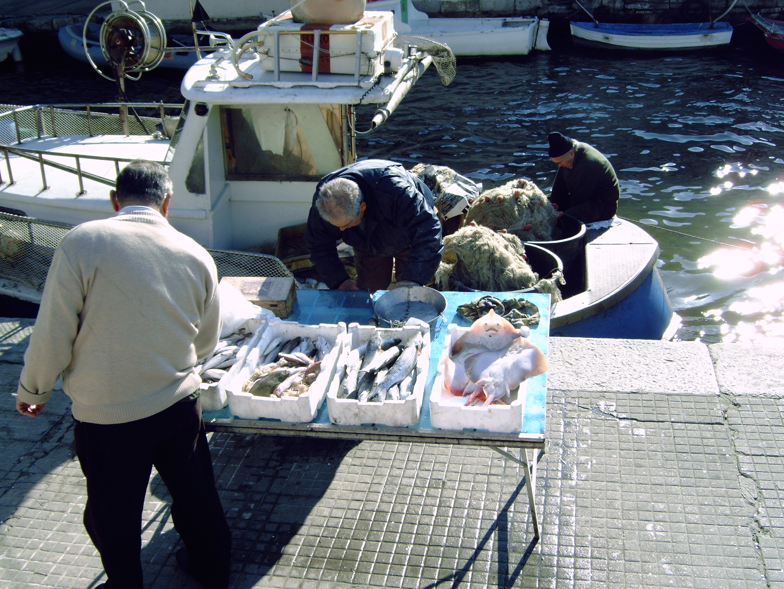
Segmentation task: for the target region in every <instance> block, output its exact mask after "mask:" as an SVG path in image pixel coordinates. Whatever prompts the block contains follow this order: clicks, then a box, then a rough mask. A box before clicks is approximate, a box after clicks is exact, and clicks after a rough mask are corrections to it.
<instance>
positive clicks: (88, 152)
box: [0, 135, 169, 224]
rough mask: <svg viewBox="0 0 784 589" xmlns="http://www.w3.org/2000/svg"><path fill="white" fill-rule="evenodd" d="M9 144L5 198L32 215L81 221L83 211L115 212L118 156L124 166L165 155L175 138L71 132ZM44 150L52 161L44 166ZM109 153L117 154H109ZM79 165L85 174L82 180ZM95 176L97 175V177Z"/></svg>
mask: <svg viewBox="0 0 784 589" xmlns="http://www.w3.org/2000/svg"><path fill="white" fill-rule="evenodd" d="M6 145H7V146H8V148H9V152H10V153H9V160H8V162H7V164H6V165H3V166H0V182H2V183H0V195H2V198H3V200H4V201H6V202H8V203H9V204H11V205H12V206H15V207H16V208H18V209H20V210H22V211H24V212H25V214H27V215H29V216H33V217H38V218H41V219H57V220H58V221H61V222H64V223H71V224H76V223H79V222H82V221H83V220H85V219H83V218H82V213H86V212H90V213H96V212H98V213H104V216H105V213H107V212H108V213H111V210H112V209H111V203H110V202H109V190H110V188H111V186H112V185H113V182H114V179H115V178H116V177H117V173H118V169H117V165H118V163H117V162H118V161H119V165H120V167H123V166H124V164H125V162H126V161H131V160H133V159H135V158H137V157H139V155H140V154H144V157H145V158H146V159H150V160H155V161H163V160H164V158H165V157H166V152H167V150H168V148H169V140H168V139H153V138H152V137H150V138H149V139H146V140H145V139H143V138H140V137H139V136H138V135H132V136H124V135H99V136H93V137H89V136H86V135H65V136H60V137H43V138H41V139H31V140H27V141H24V142H23V143H21V144H17V143H10V142H8V143H6ZM14 148H18V149H20V150H25V152H26V154H27V157H22V156H20V155H18V154H16V153H14V152H13V151H11V150H13V149H14ZM39 153H40V154H42V157H43V160H44V162H45V163H46V164H47V165H45V166H41V164H40V162H39V161H38V154H39ZM107 153H110V154H112V157H111V158H109V157H106V154H107ZM9 166H10V171H11V173H10V174H9ZM77 168H78V169H79V171H80V172H81V174H82V178H81V183H80V178H79V174H78V173H77ZM93 176H94V177H95V178H96V179H91V177H93ZM99 179H102V180H103V181H101V180H99ZM11 180H13V183H11ZM53 209H57V210H64V211H72V213H73V214H72V215H71V217H72V218H70V217H69V216H68V215H67V214H66V217H63V216H62V215H60V214H57V215H53V214H52V210H53Z"/></svg>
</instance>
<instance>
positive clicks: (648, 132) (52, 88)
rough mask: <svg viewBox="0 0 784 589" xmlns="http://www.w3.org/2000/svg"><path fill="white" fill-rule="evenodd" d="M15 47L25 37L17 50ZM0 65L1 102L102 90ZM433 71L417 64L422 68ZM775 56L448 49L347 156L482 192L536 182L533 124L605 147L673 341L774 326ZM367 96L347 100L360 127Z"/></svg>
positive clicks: (147, 91) (79, 68) (133, 87)
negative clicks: (676, 323) (429, 171)
mask: <svg viewBox="0 0 784 589" xmlns="http://www.w3.org/2000/svg"><path fill="white" fill-rule="evenodd" d="M23 49H24V48H23ZM25 66H26V70H25V71H24V72H17V71H15V68H14V66H13V64H12V63H11V62H10V61H9V62H4V63H2V64H0V102H3V103H10V104H31V103H63V102H69V101H71V102H81V101H90V102H102V101H112V100H114V99H115V96H116V94H117V92H116V88H115V87H114V86H113V84H112V83H111V82H108V81H106V80H104V79H103V78H101V77H99V76H98V74H96V73H95V72H94V71H93V70H92V69H91V68H90V66H88V65H85V64H82V63H78V62H76V61H75V60H71V59H70V58H68V57H67V56H66V55H65V54H62V55H58V54H57V50H56V49H54V48H49V50H47V51H46V52H41V53H40V54H38V55H36V54H35V52H34V49H33V50H30V49H28V51H27V53H26V55H25ZM431 70H432V68H431ZM181 78H182V74H181V73H180V72H176V71H172V70H161V69H159V70H156V71H154V72H150V73H147V74H144V75H143V76H142V78H141V80H139V81H138V82H128V85H127V94H128V96H129V99H130V100H136V101H150V100H163V101H165V102H180V101H181V100H182V98H181V96H180V94H179V84H180V81H181ZM782 87H784V60H783V59H781V56H780V55H779V54H777V53H775V51H774V50H773V49H771V48H769V47H767V46H766V45H765V44H764V42H760V43H759V44H752V45H743V46H731V47H730V48H728V49H726V50H721V51H718V52H712V53H704V52H703V53H694V54H684V55H678V56H666V55H663V56H636V55H615V54H609V53H601V52H586V51H579V50H576V49H573V48H570V47H567V48H561V49H556V50H554V51H551V52H540V51H535V52H533V53H531V54H529V55H528V56H524V57H518V58H514V59H486V60H476V59H475V60H461V61H458V64H457V76H456V77H455V80H454V82H453V83H452V84H451V85H450V86H448V87H444V86H442V85H441V84H440V81H439V78H438V76H437V75H436V72H435V71H428V72H426V73H425V75H424V77H423V79H422V80H420V81H419V82H418V83H417V84H416V86H415V87H414V88H413V89H412V91H411V92H410V93H409V95H408V97H407V98H406V99H405V100H404V101H403V103H402V104H401V105H400V107H399V108H398V109H397V112H395V113H394V114H393V115H392V117H391V118H390V120H389V121H388V122H387V123H386V124H385V125H383V126H382V127H381V128H379V129H378V130H377V131H376V132H374V133H372V134H370V135H363V136H360V137H359V138H358V140H357V149H358V153H359V155H360V157H380V158H387V159H392V160H397V161H400V162H402V163H403V164H404V165H406V166H407V167H413V166H414V165H416V164H418V163H430V164H435V165H441V166H448V167H450V168H452V169H453V170H455V171H456V172H458V173H460V174H462V175H464V176H467V177H469V178H471V179H472V180H474V181H475V182H479V183H481V184H482V186H483V187H484V188H485V189H487V188H492V187H494V186H497V185H500V184H503V183H505V182H508V181H509V180H510V179H512V178H526V179H528V180H531V181H533V182H535V183H536V184H537V186H539V187H540V188H541V189H542V190H544V191H545V193H548V192H549V189H550V187H551V186H552V181H553V178H554V175H555V165H554V164H553V163H552V162H551V161H550V159H549V158H548V157H547V134H548V133H549V132H550V131H555V130H557V131H561V132H562V133H564V134H566V135H569V136H571V137H573V138H575V139H577V140H579V141H585V142H587V143H590V144H591V145H593V146H595V147H596V148H598V149H599V150H600V151H601V152H602V153H604V154H605V155H606V156H607V157H608V158H609V159H610V162H611V163H612V164H613V166H614V167H615V170H616V172H617V174H618V177H619V180H620V183H621V190H622V196H621V201H620V203H619V212H618V214H619V215H620V216H622V217H624V218H626V219H629V220H631V221H633V222H635V223H638V224H640V225H641V226H642V227H643V228H644V229H645V230H646V231H648V232H649V233H651V235H653V236H654V237H655V238H656V239H657V240H658V242H659V244H660V247H661V254H660V258H659V270H660V271H661V274H662V277H663V280H664V283H665V286H666V288H667V291H668V293H669V296H670V300H671V302H672V304H673V307H674V308H675V310H676V311H677V312H678V313H679V314H680V315H681V316H682V318H683V327H682V328H681V329H680V331H679V332H678V334H677V336H676V339H678V340H682V341H690V340H698V341H703V342H705V343H715V342H734V341H742V342H749V341H751V342H754V341H760V342H761V341H769V340H770V338H784V206H782V199H784V153H782V151H781V149H780V145H779V144H781V143H784V92H782V91H781V89H782ZM373 111H374V108H373V107H371V106H365V105H362V106H360V107H359V108H358V120H357V128H358V130H360V131H363V130H366V129H367V128H368V126H369V121H370V118H371V116H372V114H373Z"/></svg>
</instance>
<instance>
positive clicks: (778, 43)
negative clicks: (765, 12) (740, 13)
mask: <svg viewBox="0 0 784 589" xmlns="http://www.w3.org/2000/svg"><path fill="white" fill-rule="evenodd" d="M746 22H750V23H753V24H754V25H756V26H757V28H758V29H759V30H761V31H762V34H763V35H765V41H767V43H768V45H770V46H771V47H773V49H776V50H777V51H784V20H773V19H772V18H765V17H764V16H762V15H761V14H753V15H751V16H750V17H748V18H747V19H746Z"/></svg>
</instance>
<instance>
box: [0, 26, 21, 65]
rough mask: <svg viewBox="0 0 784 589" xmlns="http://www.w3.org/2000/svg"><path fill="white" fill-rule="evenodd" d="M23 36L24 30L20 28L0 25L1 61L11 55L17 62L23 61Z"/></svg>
mask: <svg viewBox="0 0 784 589" xmlns="http://www.w3.org/2000/svg"><path fill="white" fill-rule="evenodd" d="M21 38H22V31H20V30H19V29H9V28H5V27H0V62H3V61H5V60H6V59H8V56H9V55H10V56H11V59H13V60H14V61H16V62H19V61H22V52H21V51H20V50H19V39H21Z"/></svg>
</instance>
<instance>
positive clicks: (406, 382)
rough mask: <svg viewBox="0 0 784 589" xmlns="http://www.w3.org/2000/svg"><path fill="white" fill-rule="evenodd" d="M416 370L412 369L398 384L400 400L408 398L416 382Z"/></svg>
mask: <svg viewBox="0 0 784 589" xmlns="http://www.w3.org/2000/svg"><path fill="white" fill-rule="evenodd" d="M416 373H417V371H416V369H415V370H412V371H411V372H410V373H409V375H408V376H407V377H405V378H404V379H403V380H402V381H401V382H400V385H399V388H400V400H401V401H405V400H406V399H408V398H409V397H410V396H411V395H412V394H413V392H414V384H415V383H416V377H417V374H416Z"/></svg>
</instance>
